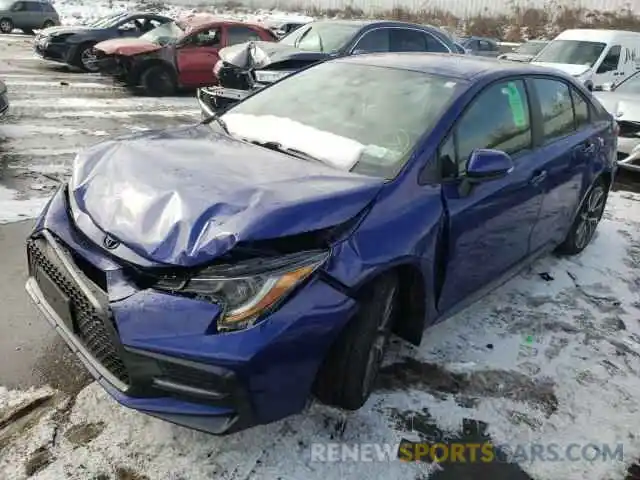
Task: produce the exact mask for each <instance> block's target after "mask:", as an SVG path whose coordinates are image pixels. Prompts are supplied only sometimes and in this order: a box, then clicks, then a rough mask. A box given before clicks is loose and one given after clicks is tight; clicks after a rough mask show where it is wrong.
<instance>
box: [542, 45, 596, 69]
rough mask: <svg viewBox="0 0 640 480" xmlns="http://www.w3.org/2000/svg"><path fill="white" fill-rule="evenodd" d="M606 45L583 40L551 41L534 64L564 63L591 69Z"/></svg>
mask: <svg viewBox="0 0 640 480" xmlns="http://www.w3.org/2000/svg"><path fill="white" fill-rule="evenodd" d="M606 46H607V44H606V43H601V42H585V41H583V40H553V41H551V42H550V43H549V44H548V45H547V46H546V48H544V49H543V50H542V51H541V52H540V53H539V54H538V56H537V57H536V59H535V60H536V62H546V63H564V64H569V65H584V66H585V67H593V64H594V63H596V61H597V60H598V59H599V58H600V55H602V52H603V51H604V49H605V47H606Z"/></svg>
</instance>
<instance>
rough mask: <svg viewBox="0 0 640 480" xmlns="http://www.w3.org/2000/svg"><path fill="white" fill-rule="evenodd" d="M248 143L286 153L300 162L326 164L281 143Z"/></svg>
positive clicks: (255, 141) (253, 141)
mask: <svg viewBox="0 0 640 480" xmlns="http://www.w3.org/2000/svg"><path fill="white" fill-rule="evenodd" d="M249 142H250V143H253V144H254V145H259V146H261V147H264V148H268V149H269V150H274V151H276V152H281V153H286V154H288V155H291V156H292V157H296V158H299V159H301V160H307V161H310V162H320V163H324V164H326V162H325V161H323V160H321V159H319V158H318V157H314V156H313V155H309V154H308V153H306V152H303V151H302V150H297V149H295V148H285V147H283V146H282V144H281V143H278V142H258V141H257V140H250V141H249Z"/></svg>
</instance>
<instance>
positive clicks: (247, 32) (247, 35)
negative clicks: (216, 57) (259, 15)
mask: <svg viewBox="0 0 640 480" xmlns="http://www.w3.org/2000/svg"><path fill="white" fill-rule="evenodd" d="M255 40H261V38H260V35H258V32H256V31H255V30H254V29H253V28H249V27H244V26H240V25H233V26H229V27H227V45H237V44H238V43H245V42H250V41H255Z"/></svg>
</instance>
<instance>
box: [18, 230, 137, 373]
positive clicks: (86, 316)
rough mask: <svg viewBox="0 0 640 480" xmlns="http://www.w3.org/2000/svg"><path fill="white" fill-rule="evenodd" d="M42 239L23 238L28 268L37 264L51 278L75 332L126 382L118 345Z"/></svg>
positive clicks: (104, 364) (108, 368)
mask: <svg viewBox="0 0 640 480" xmlns="http://www.w3.org/2000/svg"><path fill="white" fill-rule="evenodd" d="M45 242H46V241H45V240H43V239H30V240H29V241H28V242H27V251H28V253H29V262H30V263H31V267H32V270H33V269H34V268H35V267H39V268H41V269H42V270H43V271H44V272H45V273H46V274H47V275H48V276H49V278H51V280H52V281H53V282H54V283H55V284H56V285H57V286H58V288H60V290H62V292H64V294H65V295H66V296H67V297H69V301H70V303H71V305H72V308H73V314H74V319H75V325H74V327H75V332H74V333H75V334H76V335H77V336H78V338H79V339H80V340H81V341H82V343H83V344H84V346H85V347H86V348H87V350H89V352H90V353H91V354H92V355H93V356H94V358H95V359H96V360H97V361H98V362H100V363H101V364H102V365H103V366H104V367H105V368H106V369H107V370H108V371H109V372H111V373H112V374H113V375H114V376H115V377H116V378H117V379H118V380H120V381H121V382H123V383H125V384H129V374H128V373H127V369H126V367H125V365H124V363H123V361H122V359H121V358H120V356H119V355H118V348H117V347H116V345H115V344H114V341H113V339H112V337H111V335H110V334H109V332H108V330H107V327H106V326H105V324H104V322H103V320H102V319H101V318H100V315H99V314H98V311H97V310H96V309H95V308H94V306H93V305H92V304H91V302H90V301H89V299H88V298H87V297H86V295H85V294H84V293H83V292H82V290H81V289H80V288H79V287H78V286H77V284H76V283H75V281H73V279H71V278H70V277H69V276H68V275H67V274H65V272H64V271H63V270H62V269H61V268H59V267H58V266H57V265H56V264H55V263H54V262H53V261H51V260H50V259H49V258H48V256H47V254H46V253H45V247H43V246H41V245H42V243H45Z"/></svg>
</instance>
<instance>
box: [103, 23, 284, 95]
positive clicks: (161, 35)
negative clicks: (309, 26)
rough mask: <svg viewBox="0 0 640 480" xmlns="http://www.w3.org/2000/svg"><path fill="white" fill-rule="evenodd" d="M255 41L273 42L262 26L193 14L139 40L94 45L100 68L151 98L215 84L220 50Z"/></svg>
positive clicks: (273, 36)
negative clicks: (214, 71)
mask: <svg viewBox="0 0 640 480" xmlns="http://www.w3.org/2000/svg"><path fill="white" fill-rule="evenodd" d="M247 41H249V42H253V41H261V42H275V41H276V37H275V35H274V34H273V33H272V32H271V31H270V30H269V29H268V28H265V27H263V26H261V25H255V24H251V23H245V22H237V21H233V20H225V19H220V18H219V17H216V16H213V15H210V14H196V15H190V16H188V17H185V18H184V19H181V20H178V21H175V22H171V23H167V24H165V25H162V26H160V27H158V28H156V29H155V30H152V31H151V32H149V33H147V34H146V35H143V36H142V37H140V38H135V39H124V40H118V39H116V40H109V41H106V42H102V43H99V44H98V45H96V47H95V53H96V56H97V59H98V64H99V70H100V71H101V72H103V73H105V74H109V75H113V76H114V77H115V78H116V79H117V80H119V81H120V82H122V83H124V84H125V85H127V86H128V87H131V88H140V89H142V91H143V92H145V93H147V94H149V95H155V96H163V95H171V94H173V93H175V92H176V91H177V90H179V89H191V88H198V87H202V86H204V85H211V84H212V83H213V82H214V81H215V76H214V73H213V66H214V65H215V64H216V62H217V61H218V58H219V57H218V51H219V50H220V49H221V48H223V47H225V46H227V45H235V44H238V43H245V42H247Z"/></svg>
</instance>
